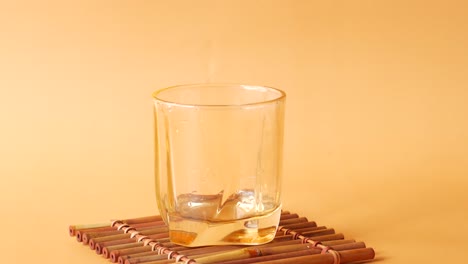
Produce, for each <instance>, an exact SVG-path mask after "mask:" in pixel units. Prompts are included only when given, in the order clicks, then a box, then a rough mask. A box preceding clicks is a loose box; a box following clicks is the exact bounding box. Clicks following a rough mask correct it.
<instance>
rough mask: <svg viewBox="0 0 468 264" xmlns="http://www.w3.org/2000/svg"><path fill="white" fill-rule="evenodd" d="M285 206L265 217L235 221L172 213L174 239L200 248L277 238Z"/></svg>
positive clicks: (245, 243) (172, 234)
mask: <svg viewBox="0 0 468 264" xmlns="http://www.w3.org/2000/svg"><path fill="white" fill-rule="evenodd" d="M280 216H281V206H279V207H278V208H276V209H275V210H274V211H272V212H269V213H267V214H265V215H262V216H255V217H251V218H246V219H240V220H235V221H216V222H213V221H203V220H194V219H191V218H185V217H181V216H178V215H171V214H169V219H170V220H169V237H170V239H171V242H173V243H176V244H179V245H183V246H187V247H199V246H208V245H259V244H264V243H268V242H270V241H271V240H273V238H274V237H275V234H276V229H277V228H278V223H279V219H280Z"/></svg>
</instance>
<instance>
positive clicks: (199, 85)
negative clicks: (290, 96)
mask: <svg viewBox="0 0 468 264" xmlns="http://www.w3.org/2000/svg"><path fill="white" fill-rule="evenodd" d="M203 86H225V87H227V86H237V87H242V88H246V87H261V88H265V89H268V90H269V91H275V92H277V93H279V95H278V97H275V98H273V99H269V100H264V101H258V102H250V103H241V104H189V103H180V102H176V101H172V100H167V99H162V98H160V97H158V95H160V94H161V93H163V92H165V91H168V90H171V89H175V88H184V87H186V88H188V87H203ZM152 97H153V99H154V100H156V101H159V102H163V103H166V104H171V105H177V106H185V107H243V106H255V105H263V104H269V103H272V102H276V101H280V100H283V99H285V98H286V93H285V92H284V91H282V90H280V89H278V88H274V87H271V86H265V85H253V84H241V83H194V84H181V85H173V86H168V87H165V88H161V89H159V90H156V91H154V92H153V93H152Z"/></svg>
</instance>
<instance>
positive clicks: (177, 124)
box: [153, 84, 285, 247]
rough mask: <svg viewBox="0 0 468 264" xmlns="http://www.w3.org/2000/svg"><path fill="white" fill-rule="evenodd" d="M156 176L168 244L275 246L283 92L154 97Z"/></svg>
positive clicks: (198, 90)
mask: <svg viewBox="0 0 468 264" xmlns="http://www.w3.org/2000/svg"><path fill="white" fill-rule="evenodd" d="M153 98H154V116H155V143H156V151H155V152H156V155H155V159H156V161H155V176H156V197H157V202H158V207H159V210H160V213H161V216H162V217H163V219H164V220H165V222H166V224H167V225H168V227H169V236H170V240H171V241H172V242H173V243H177V244H180V245H184V246H189V247H196V246H205V245H225V244H242V245H257V244H262V243H267V242H269V241H271V240H272V239H273V238H274V236H275V232H276V229H277V227H278V223H279V218H280V215H281V200H280V193H281V191H280V190H281V174H282V146H283V119H284V104H285V93H284V92H282V91H280V90H277V89H274V88H269V87H262V86H252V85H231V84H197V85H182V86H174V87H169V88H166V89H162V90H159V91H156V92H155V93H154V94H153Z"/></svg>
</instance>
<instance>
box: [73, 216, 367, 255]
mask: <svg viewBox="0 0 468 264" xmlns="http://www.w3.org/2000/svg"><path fill="white" fill-rule="evenodd" d="M69 233H70V235H71V236H75V237H76V239H77V241H78V242H82V243H83V244H84V245H88V246H89V247H90V248H91V249H92V250H94V251H95V252H96V253H97V254H98V255H102V256H103V257H105V258H107V259H109V260H110V261H111V262H118V263H119V264H137V263H144V264H166V263H184V264H195V263H199V264H205V263H222V264H245V263H261V264H276V263H285V262H291V263H295V264H298V263H299V264H300V263H310V264H338V263H351V262H363V261H371V260H373V259H374V256H375V254H374V250H373V249H372V248H368V247H366V245H365V243H364V242H356V241H355V240H354V239H345V237H344V235H343V234H341V233H336V232H335V230H334V229H333V228H327V227H325V226H319V225H317V223H315V222H314V221H309V220H308V219H307V218H306V217H300V216H299V215H298V214H295V213H290V212H289V211H283V212H282V213H281V219H280V223H279V228H278V231H277V232H276V236H275V238H274V240H273V241H271V242H270V243H267V244H264V245H259V246H207V247H198V248H189V247H183V246H179V245H177V244H173V243H171V242H170V241H169V233H168V229H167V226H166V225H165V224H164V222H163V221H162V219H161V217H160V216H148V217H140V218H133V219H125V220H113V221H111V222H110V223H103V224H91V225H72V226H70V228H69Z"/></svg>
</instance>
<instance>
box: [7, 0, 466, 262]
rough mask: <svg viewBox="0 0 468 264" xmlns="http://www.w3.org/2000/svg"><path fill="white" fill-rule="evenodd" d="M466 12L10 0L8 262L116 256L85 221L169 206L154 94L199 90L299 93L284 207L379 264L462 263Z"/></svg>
mask: <svg viewBox="0 0 468 264" xmlns="http://www.w3.org/2000/svg"><path fill="white" fill-rule="evenodd" d="M436 2H438V3H436ZM463 2H464V1H434V2H430V1H286V0H284V1H273V0H271V1H30V2H25V1H3V2H2V3H1V4H0V89H1V94H0V124H1V130H0V175H1V177H2V183H1V185H0V201H1V216H2V221H1V226H2V228H1V234H2V238H1V242H0V248H1V251H2V261H3V262H5V263H31V261H32V260H37V261H36V262H37V263H46V262H49V263H108V262H107V261H105V260H104V259H102V258H100V257H97V256H96V255H95V254H94V253H93V252H91V251H90V250H89V249H88V248H87V247H84V246H81V245H79V244H78V243H76V242H75V241H74V239H73V238H70V237H68V234H67V227H68V225H69V224H84V223H96V222H97V223H99V222H105V221H108V220H109V219H110V218H129V217H136V216H144V215H151V214H155V213H157V207H156V203H155V198H154V187H153V185H154V184H153V123H152V122H153V119H152V101H151V93H152V92H153V91H154V90H156V89H158V88H161V87H166V86H170V85H174V84H183V83H200V82H236V83H239V82H241V83H247V84H263V85H270V86H274V87H278V88H281V89H283V90H284V91H286V93H287V94H288V99H287V100H288V101H287V111H286V135H285V153H284V154H285V163H284V186H283V201H284V208H285V209H288V210H290V211H292V212H297V213H299V214H300V215H304V216H308V217H309V218H310V219H312V220H315V221H317V222H318V223H320V224H324V225H327V226H331V227H334V228H335V229H336V230H337V231H339V232H343V233H344V234H345V235H347V237H350V238H355V239H358V240H362V241H365V242H366V243H367V244H368V245H369V246H372V247H374V248H375V249H376V252H377V254H378V256H379V258H381V259H383V260H381V261H380V262H379V263H412V262H414V263H448V262H449V260H457V259H462V258H463V256H462V254H463V253H464V252H465V251H466V248H467V246H468V242H467V236H468V225H467V222H466V219H467V217H468V213H467V212H468V194H467V192H468V189H467V187H468V177H467V176H468V124H467V122H468V121H467V120H468V77H467V76H468V37H467V34H468V15H467V10H468V5H467V4H464V3H463ZM442 259H445V261H441V262H440V260H442Z"/></svg>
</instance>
